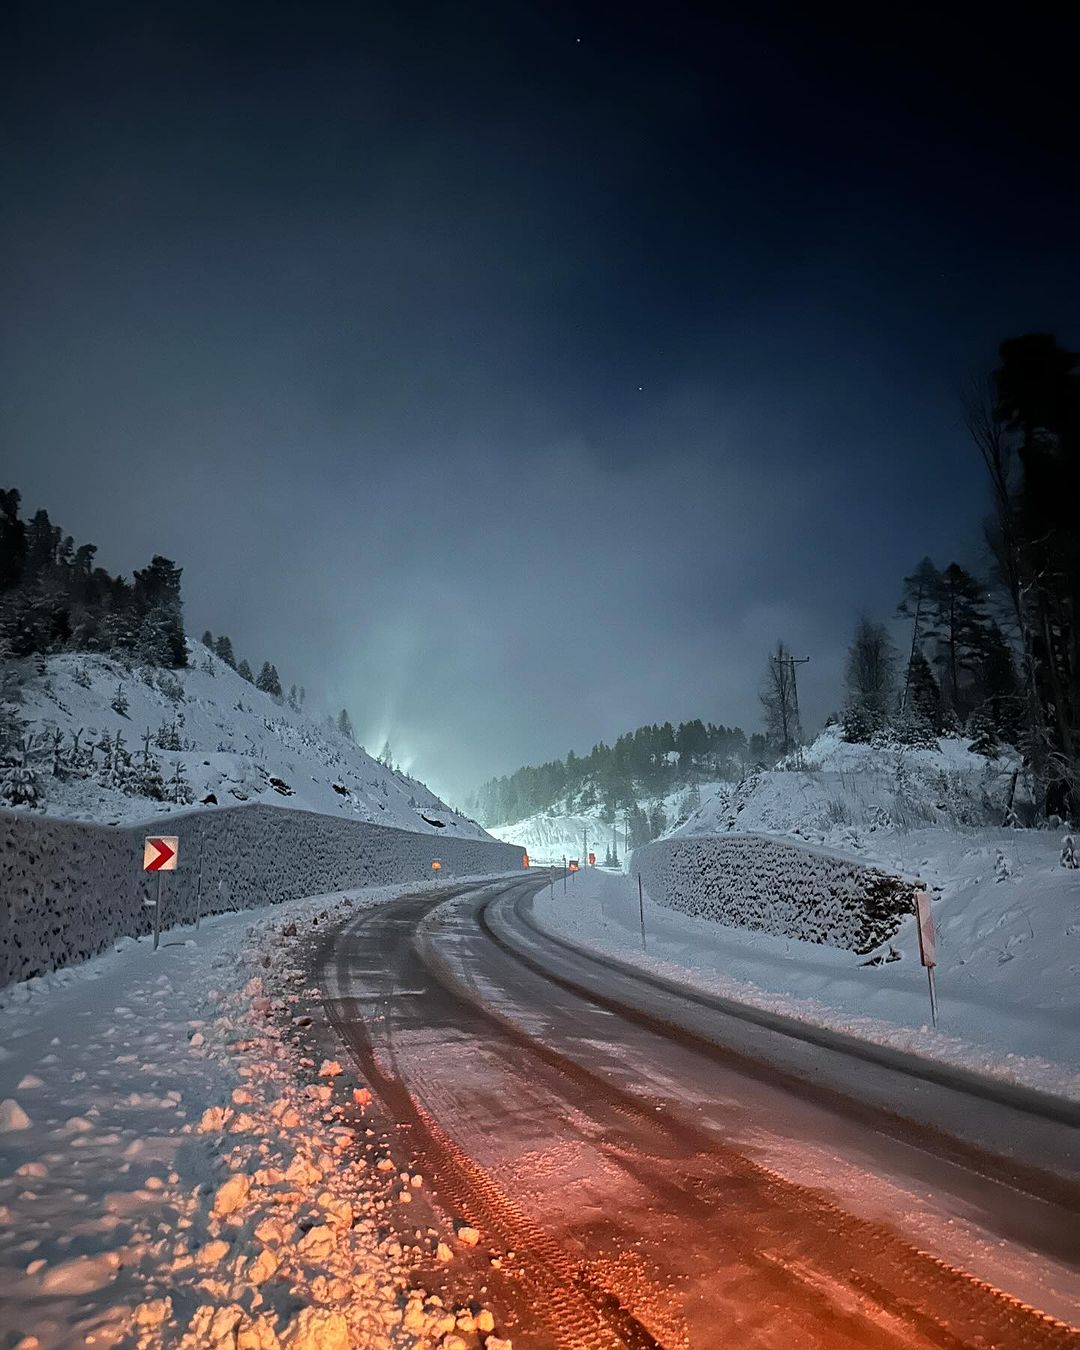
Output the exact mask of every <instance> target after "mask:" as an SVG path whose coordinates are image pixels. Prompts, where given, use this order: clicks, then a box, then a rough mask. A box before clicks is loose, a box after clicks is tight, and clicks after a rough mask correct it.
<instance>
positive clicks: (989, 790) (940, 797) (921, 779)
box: [672, 727, 1020, 856]
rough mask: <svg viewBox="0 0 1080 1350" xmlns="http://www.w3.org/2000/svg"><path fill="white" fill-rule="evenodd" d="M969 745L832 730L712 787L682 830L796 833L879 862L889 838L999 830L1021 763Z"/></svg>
mask: <svg viewBox="0 0 1080 1350" xmlns="http://www.w3.org/2000/svg"><path fill="white" fill-rule="evenodd" d="M968 745H969V742H968V741H966V740H962V739H945V738H943V739H942V740H941V741H940V742H939V748H938V749H936V750H934V749H919V748H914V747H908V746H904V747H892V746H871V745H861V744H851V743H849V742H847V741H844V740H843V739H841V736H840V733H839V729H838V728H836V727H828V728H826V729H825V730H824V731H823V732H822V733H821V734H820V735H819V736H818V738H817V739H816V740H815V741H814V742H813V744H812V745H810V746H808V747H806V748H805V749H804V750H802V751H800V752H799V753H798V754H797V755H793V756H791V757H790V758H789V759H788V760H787V761H783V762H782V763H781V765H779V766H777V768H775V769H768V770H761V771H759V772H756V773H752V774H750V775H748V776H747V777H746V778H744V779H743V781H742V782H741V783H717V784H712V785H709V786H706V787H703V788H702V790H701V806H700V807H699V808H698V809H697V810H696V811H694V812H693V813H692V814H691V815H690V816H689V818H688V819H687V820H685V821H684V822H683V824H682V825H680V826H679V827H678V828H677V829H676V830H674V831H672V832H673V833H678V834H724V833H727V832H728V831H731V830H736V831H738V832H739V833H742V834H745V833H762V834H785V835H794V836H795V837H796V838H800V839H805V840H807V841H808V842H811V843H815V844H825V845H827V846H829V847H830V848H833V849H839V850H841V851H843V852H854V853H856V854H863V853H870V854H871V855H875V856H876V855H877V852H878V849H879V848H880V846H881V841H882V839H883V837H885V836H890V835H902V834H904V833H907V832H910V831H912V830H917V829H926V828H932V827H935V826H936V827H941V828H945V829H950V830H956V829H959V830H964V829H972V828H975V827H982V826H990V825H998V826H999V825H1001V823H1002V821H1003V819H1004V816H1005V811H1006V806H1007V802H1008V799H1009V790H1010V786H1011V783H1012V778H1013V772H1014V770H1015V768H1016V761H1015V758H1014V757H1010V756H1002V757H1001V758H1000V759H997V760H989V759H986V758H985V757H984V756H983V755H977V754H973V753H972V752H971V750H969V749H968ZM1017 800H1018V802H1019V800H1020V796H1019V793H1018V794H1017Z"/></svg>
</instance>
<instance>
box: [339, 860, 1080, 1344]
mask: <svg viewBox="0 0 1080 1350" xmlns="http://www.w3.org/2000/svg"><path fill="white" fill-rule="evenodd" d="M544 884H546V882H545V883H544ZM537 889H538V879H537V877H536V876H535V875H533V876H531V877H528V878H521V879H515V880H513V881H503V882H498V883H494V884H492V883H488V884H486V885H476V886H459V887H457V888H455V889H453V890H451V889H449V888H448V890H447V891H446V892H445V893H444V894H442V895H432V894H431V893H430V892H429V893H428V894H426V895H423V896H416V897H407V898H405V899H403V900H400V901H397V902H394V903H392V904H389V905H386V906H382V907H378V908H375V909H370V910H365V911H363V912H362V913H360V914H359V915H358V916H357V917H356V918H355V919H353V920H352V921H351V922H349V923H348V924H346V925H345V926H344V927H343V928H341V929H339V930H338V931H337V932H336V933H334V934H332V935H331V936H330V938H329V939H327V940H326V941H325V942H324V945H323V947H322V948H321V950H320V952H319V954H318V957H317V964H318V968H319V969H318V978H319V980H320V987H321V988H322V989H323V991H324V996H325V1000H326V1007H327V1011H328V1015H329V1019H330V1022H331V1024H332V1026H333V1027H334V1028H335V1029H336V1031H337V1033H338V1034H339V1035H340V1036H341V1037H342V1039H343V1040H344V1041H345V1042H346V1044H347V1046H348V1047H349V1049H350V1050H351V1051H352V1053H353V1054H354V1055H355V1057H356V1058H357V1060H358V1061H359V1066H360V1069H361V1072H362V1073H363V1074H364V1075H365V1076H366V1077H367V1079H368V1081H369V1082H370V1085H371V1087H372V1089H373V1090H374V1091H375V1092H376V1093H377V1094H378V1096H379V1097H380V1098H381V1099H382V1102H383V1105H384V1107H385V1108H386V1110H387V1112H388V1113H389V1114H390V1115H391V1116H392V1117H393V1119H395V1120H396V1121H397V1122H399V1123H400V1124H401V1125H402V1126H404V1127H405V1128H406V1129H407V1131H408V1136H409V1144H410V1148H411V1150H412V1152H413V1154H414V1156H415V1157H416V1159H417V1165H418V1166H419V1167H420V1168H421V1170H422V1171H423V1172H424V1173H425V1176H426V1177H427V1178H429V1180H430V1181H431V1183H432V1186H433V1189H434V1191H435V1194H436V1195H437V1197H438V1199H439V1200H440V1201H441V1203H442V1204H443V1206H444V1207H445V1208H446V1209H447V1210H448V1211H449V1212H450V1213H452V1214H453V1215H455V1216H457V1217H459V1218H460V1219H461V1220H462V1221H467V1222H469V1223H470V1224H472V1225H473V1226H474V1227H476V1228H477V1229H479V1230H480V1232H481V1234H482V1245H483V1249H484V1250H485V1251H487V1252H491V1253H492V1254H494V1255H495V1256H496V1258H497V1259H498V1260H499V1261H500V1263H501V1266H502V1270H501V1272H500V1278H502V1277H506V1276H510V1277H511V1280H510V1281H508V1283H507V1288H510V1289H511V1290H512V1293H513V1298H514V1300H515V1302H516V1304H517V1306H516V1308H515V1310H514V1311H515V1313H516V1317H517V1321H518V1326H517V1328H516V1329H515V1333H514V1344H515V1350H522V1347H563V1346H565V1347H582V1350H587V1348H588V1347H593V1346H604V1347H619V1346H629V1347H655V1346H663V1347H676V1346H693V1347H721V1346H723V1347H737V1348H738V1350H742V1347H747V1348H748V1350H749V1348H751V1347H778V1348H779V1347H783V1350H793V1348H795V1347H798V1348H799V1350H802V1347H807V1350H817V1348H818V1347H820V1348H821V1350H846V1347H865V1346H875V1347H877V1346H880V1347H923V1346H926V1347H929V1346H934V1347H950V1348H951V1347H960V1346H979V1347H991V1346H993V1347H1002V1348H1003V1350H1012V1348H1013V1347H1027V1346H1065V1345H1069V1346H1080V1331H1078V1330H1077V1328H1078V1327H1080V1150H1078V1147H1077V1145H1078V1140H1080V1129H1078V1124H1080V1119H1078V1113H1076V1112H1073V1111H1071V1110H1070V1109H1069V1108H1063V1109H1062V1108H1060V1107H1056V1106H1055V1105H1054V1104H1052V1103H1049V1102H1045V1101H1040V1100H1039V1099H1038V1098H1037V1097H1035V1096H1034V1095H1033V1094H1025V1093H1015V1092H1010V1090H1009V1089H1006V1088H1002V1089H995V1088H993V1087H990V1086H984V1085H983V1084H981V1083H979V1082H978V1081H977V1080H974V1079H964V1078H963V1077H961V1078H958V1079H956V1080H955V1081H949V1080H941V1079H940V1076H939V1079H938V1080H937V1081H932V1080H930V1079H927V1078H925V1077H922V1076H920V1075H919V1073H917V1072H914V1073H913V1072H912V1069H913V1067H914V1066H913V1065H912V1064H906V1063H904V1062H903V1059H902V1057H901V1056H895V1055H894V1056H889V1055H888V1054H885V1055H883V1056H873V1057H871V1058H867V1057H865V1056H864V1055H861V1054H858V1053H852V1051H853V1050H854V1051H857V1050H858V1047H857V1046H856V1045H855V1043H845V1042H844V1038H842V1037H835V1038H831V1037H824V1038H817V1042H816V1043H814V1042H811V1041H807V1040H806V1039H804V1038H803V1037H802V1036H799V1035H791V1034H788V1033H789V1031H790V1030H791V1029H790V1028H785V1027H784V1025H783V1023H782V1020H781V1019H769V1018H768V1017H765V1018H761V1017H748V1016H745V1015H742V1014H741V1013H740V1010H739V1009H737V1008H736V1007H734V1006H733V1005H724V1004H722V1003H721V1002H720V1001H716V1000H710V999H707V998H695V997H692V996H690V997H688V996H687V994H686V991H678V990H676V989H674V988H672V987H670V986H665V985H664V984H663V983H662V982H660V981H655V980H651V979H649V978H647V977H644V976H643V975H641V974H640V973H636V974H635V973H634V972H632V971H631V970H629V969H626V968H622V967H619V966H617V965H616V964H614V963H609V962H605V961H603V960H600V959H598V958H596V957H595V956H591V955H589V954H588V953H585V952H582V951H580V950H578V949H576V948H573V947H571V946H570V945H569V944H567V943H565V942H562V941H559V940H556V939H553V938H551V937H549V936H547V935H546V934H544V933H543V932H542V931H541V930H540V929H539V928H537V927H536V926H535V924H534V923H533V921H532V919H531V913H530V909H531V906H530V898H531V896H532V895H533V894H534V893H535V892H536V891H537ZM883 1061H884V1062H883ZM511 1253H512V1255H511Z"/></svg>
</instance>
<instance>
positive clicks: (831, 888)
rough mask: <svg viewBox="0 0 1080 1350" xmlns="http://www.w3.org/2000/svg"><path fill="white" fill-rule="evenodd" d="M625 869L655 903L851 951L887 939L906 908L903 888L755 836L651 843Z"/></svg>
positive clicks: (908, 887)
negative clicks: (635, 876)
mask: <svg viewBox="0 0 1080 1350" xmlns="http://www.w3.org/2000/svg"><path fill="white" fill-rule="evenodd" d="M632 866H633V870H634V871H635V872H639V873H640V874H641V878H642V881H643V882H644V884H645V887H646V889H647V890H648V892H649V895H650V897H651V898H652V899H653V900H654V901H656V903H657V904H660V905H666V906H667V907H668V908H670V909H677V910H681V911H682V912H683V913H684V914H692V915H696V916H699V917H701V918H705V919H712V920H713V921H714V922H716V923H722V924H726V925H727V926H728V927H732V928H749V929H754V930H757V931H760V932H765V933H773V934H775V935H776V936H777V937H794V938H799V939H801V940H802V941H805V942H820V943H824V944H826V945H827V946H830V947H844V948H847V949H848V950H850V951H855V952H870V951H873V950H874V948H875V947H878V946H880V944H881V943H882V942H884V941H886V940H887V939H888V938H891V937H892V936H893V934H894V933H895V932H896V930H897V928H898V927H899V926H900V922H901V920H902V919H903V917H904V915H905V914H910V913H911V911H912V907H913V903H914V900H913V896H914V890H915V887H914V885H913V884H912V883H911V882H905V881H903V880H902V879H901V878H899V877H894V876H890V875H889V873H887V872H884V871H882V870H881V869H879V868H872V867H866V866H865V865H863V864H862V863H857V862H851V861H849V860H847V859H844V858H835V857H831V856H830V855H828V854H826V853H821V852H818V851H814V850H810V849H806V848H800V847H799V846H797V845H796V844H793V843H788V842H786V841H784V840H779V839H770V838H766V837H763V836H754V835H734V834H732V835H721V836H717V837H713V838H700V837H698V838H686V837H682V836H676V837H675V838H672V839H658V840H656V841H655V842H654V843H652V844H646V845H645V846H644V847H643V848H639V849H636V850H635V851H634V855H633V863H632Z"/></svg>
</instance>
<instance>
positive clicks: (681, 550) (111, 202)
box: [0, 3, 1080, 796]
mask: <svg viewBox="0 0 1080 1350" xmlns="http://www.w3.org/2000/svg"><path fill="white" fill-rule="evenodd" d="M341 11H342V7H339V6H320V5H318V4H308V5H304V6H300V5H295V6H282V5H272V4H270V5H266V4H264V5H259V6H247V5H221V4H213V5H211V4H205V5H195V4H183V5H180V4H177V5H172V6H155V5H152V4H133V5H130V6H116V5H110V4H108V3H105V4H102V5H98V6H87V5H82V4H79V5H75V4H71V5H58V4H49V3H34V4H27V5H25V6H20V5H14V6H12V7H9V9H8V10H7V15H8V17H7V20H6V22H7V26H8V27H7V32H6V33H5V35H4V40H3V47H4V50H5V53H6V55H5V56H4V58H3V60H4V63H5V68H4V70H3V72H2V74H3V77H4V80H3V83H4V93H3V95H2V97H3V100H4V108H5V114H4V126H5V135H4V142H3V149H2V158H0V172H2V175H3V182H4V184H5V199H6V206H5V208H4V211H3V221H2V236H0V244H2V246H3V263H2V267H3V275H2V295H0V299H2V302H3V314H4V322H3V348H2V357H3V364H2V370H0V396H2V412H0V415H2V418H3V432H4V444H5V451H4V464H5V470H4V474H3V477H4V478H5V479H7V480H10V481H11V482H12V483H13V484H14V485H16V486H19V487H20V488H21V489H22V490H23V493H24V496H25V498H26V504H27V506H28V507H29V508H31V509H33V508H35V507H37V506H39V505H45V506H47V507H48V508H49V510H50V511H51V512H52V514H53V515H54V517H55V518H56V519H58V520H59V521H61V522H62V523H63V524H64V526H65V527H66V528H67V529H68V530H70V531H71V532H73V533H74V534H76V536H77V537H79V538H80V539H83V538H89V539H92V540H94V541H95V542H97V543H98V545H99V546H100V550H101V557H102V560H103V561H104V562H105V563H106V564H107V565H110V566H113V567H120V568H124V569H128V568H130V567H132V566H135V565H141V563H142V562H143V561H144V560H145V557H146V556H148V555H149V553H150V552H152V551H154V550H160V551H164V552H166V553H168V554H170V555H171V556H174V557H176V558H177V560H178V561H180V562H181V563H182V564H183V565H184V567H185V587H186V595H187V602H188V617H189V623H190V626H191V627H192V628H193V629H195V630H196V631H201V630H202V628H203V627H205V626H209V627H211V628H212V629H214V631H219V630H225V631H228V632H230V633H231V634H232V636H233V639H234V642H235V643H236V645H237V648H238V650H239V651H240V652H242V653H243V654H246V655H247V656H248V657H249V659H251V660H253V661H261V660H262V659H264V658H265V657H267V656H269V657H270V658H272V659H274V660H275V661H276V662H277V664H278V666H279V669H280V670H281V672H282V675H283V677H284V678H285V679H286V681H287V682H291V681H293V680H296V681H298V682H301V683H304V684H306V685H307V686H308V688H309V690H310V691H311V692H312V694H313V695H314V696H315V698H316V699H317V700H318V701H320V702H324V703H325V704H327V705H333V706H335V707H336V706H340V705H341V704H342V703H346V704H348V706H349V707H350V709H351V710H352V712H353V715H354V719H355V721H356V722H357V725H358V729H359V730H360V733H361V735H362V736H363V737H364V738H366V739H367V741H368V743H369V744H370V743H372V742H375V741H376V740H377V741H378V743H379V744H381V741H382V739H383V737H384V736H386V735H389V736H390V738H391V740H392V741H393V742H394V744H395V746H396V747H397V749H398V752H399V754H400V756H401V758H402V759H404V760H406V761H409V762H411V765H412V767H413V768H414V769H415V770H416V771H417V772H418V773H420V774H421V775H422V776H427V777H428V778H429V779H430V781H431V782H432V784H433V786H435V787H436V788H438V789H440V790H442V791H444V792H448V793H450V794H451V795H454V796H462V795H464V793H465V791H466V790H467V789H468V788H469V787H470V786H471V785H473V783H475V781H476V780H477V779H479V778H480V777H482V776H486V775H487V774H489V773H491V772H498V771H504V770H510V769H512V768H514V767H515V766H516V765H517V764H518V763H519V762H521V761H523V760H533V759H537V758H542V757H549V756H551V755H554V754H560V753H563V752H565V750H566V749H567V748H568V747H569V746H570V745H573V746H574V747H575V748H577V749H587V748H588V746H589V744H591V743H592V741H593V740H595V739H597V738H600V737H605V738H611V737H613V736H615V735H617V734H618V733H619V732H620V731H622V730H624V729H626V728H628V727H631V726H633V725H636V724H637V723H639V722H643V721H653V720H664V719H665V718H668V717H670V718H672V719H673V720H678V719H680V718H682V717H689V716H696V715H701V716H704V717H707V718H712V719H714V720H718V721H724V722H731V721H739V722H742V723H743V724H745V725H747V726H750V725H751V724H753V723H755V722H756V720H757V700H756V689H757V685H758V680H759V673H760V669H761V668H762V666H763V664H764V660H765V655H766V651H767V648H768V647H769V645H770V644H771V643H772V642H774V641H775V640H776V638H777V637H780V636H783V637H784V638H785V639H787V640H788V641H789V642H791V643H792V644H793V645H794V646H795V647H797V648H799V650H800V651H805V652H807V653H809V654H811V655H812V657H813V660H812V662H811V664H810V666H808V667H806V668H805V672H806V678H805V690H806V698H805V702H806V704H807V706H808V711H809V713H810V716H811V718H814V717H817V718H820V717H821V716H823V715H824V714H825V713H827V712H828V711H830V710H832V709H833V708H835V707H836V706H837V704H838V703H839V697H840V696H839V692H838V680H839V672H840V667H841V663H842V652H843V646H844V643H845V641H846V638H847V635H848V633H849V631H850V629H851V626H852V624H853V622H854V619H855V615H856V613H857V611H858V610H859V609H866V610H868V611H870V612H871V613H874V614H878V615H882V616H886V615H888V614H889V613H890V612H891V611H892V608H893V607H894V605H895V603H896V599H897V592H898V587H899V580H900V577H901V576H902V575H903V574H904V572H906V571H908V570H910V568H911V565H912V564H913V563H914V562H915V561H916V560H917V559H918V558H919V557H920V556H921V555H922V554H923V553H926V552H930V553H931V554H933V555H934V556H935V557H937V558H938V560H939V561H940V562H942V563H944V562H947V561H948V560H949V559H950V558H951V557H953V556H957V557H959V558H960V559H961V560H963V561H966V562H969V563H972V564H978V563H979V562H980V560H981V556H980V544H979V522H980V517H981V514H982V510H983V505H984V500H985V499H984V496H983V487H982V482H981V478H980V471H979V464H978V459H977V455H976V453H975V452H974V450H973V448H972V447H971V446H969V444H968V443H967V440H966V437H965V433H964V431H963V425H962V416H961V411H960V406H959V397H958V396H959V394H960V391H961V390H962V389H963V387H964V386H965V384H966V383H967V381H968V380H969V379H970V378H971V377H972V376H973V375H975V374H977V373H978V372H980V371H982V370H985V369H987V368H989V366H990V365H992V362H993V359H994V353H995V348H996V344H997V342H998V341H999V340H1000V339H1001V338H1003V337H1005V336H1008V335H1010V334H1014V333H1018V332H1023V331H1030V330H1033V329H1038V330H1048V331H1053V332H1056V333H1058V335H1059V336H1060V337H1061V338H1062V340H1063V341H1065V342H1069V343H1072V344H1074V345H1075V343H1076V342H1077V341H1078V340H1080V336H1078V332H1077V330H1078V327H1080V324H1078V319H1080V267H1078V263H1077V239H1078V238H1080V193H1078V188H1077V183H1078V181H1080V175H1078V172H1077V170H1078V167H1080V165H1078V162H1077V161H1078V154H1077V141H1076V117H1075V105H1074V103H1073V98H1074V88H1075V73H1074V70H1073V68H1072V65H1073V62H1074V60H1075V52H1076V50H1078V46H1077V39H1078V37H1080V33H1078V32H1077V28H1076V24H1075V23H1072V24H1071V25H1070V26H1066V24H1065V22H1064V21H1061V20H1058V21H1053V22H1052V21H1051V20H1049V19H1047V18H1045V17H1040V16H1039V15H1038V14H1037V13H1035V12H1034V11H1032V10H1031V9H1030V8H1029V9H1025V10H1022V11H1021V10H1017V11H1016V13H1015V14H1014V15H1012V16H1011V17H1008V18H1007V19H1002V20H1000V21H997V20H991V19H988V18H987V12H986V11H985V10H984V11H983V12H982V14H981V16H978V17H973V16H972V14H965V13H961V11H960V10H959V9H957V10H956V12H955V13H954V14H952V15H947V16H944V17H943V16H942V15H940V14H934V13H932V12H931V11H920V10H917V9H914V8H908V9H905V10H904V11H903V12H900V11H895V12H894V11H889V13H888V15H887V18H886V19H882V17H881V16H880V15H879V14H877V13H871V12H869V7H864V8H863V9H860V10H850V11H849V10H842V9H840V8H836V7H833V8H831V9H830V13H829V14H828V15H826V16H824V17H823V16H822V15H820V14H815V15H812V16H811V15H807V14H805V13H800V12H799V11H798V10H796V9H795V8H788V7H784V6H772V7H769V6H764V7H758V8H755V9H754V10H753V12H751V13H747V14H739V15H738V16H735V17H732V16H724V17H720V18H706V17H703V13H702V11H700V10H698V9H695V8H690V7H680V6H678V5H674V6H653V7H650V8H649V9H648V10H644V9H634V8H631V7H627V6H618V7H617V6H610V7H597V6H588V5H584V6H576V7H570V6H563V5H559V4H538V5H528V4H512V5H506V4H500V5H494V4H492V5H477V4H468V3H465V4H453V5H450V4H447V5H430V4H425V5H422V6H416V7H414V8H412V9H410V8H408V7H405V6H401V5H397V4H395V5H389V4H381V5H362V4H361V5H356V6H353V7H352V9H351V11H350V13H349V15H348V16H345V15H343V14H342V12H341ZM1047 12H1048V11H1047ZM1033 16H1034V17H1033ZM995 24H998V25H999V26H994V25H995ZM375 748H377V747H375Z"/></svg>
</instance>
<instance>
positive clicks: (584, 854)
mask: <svg viewBox="0 0 1080 1350" xmlns="http://www.w3.org/2000/svg"><path fill="white" fill-rule="evenodd" d="M581 845H582V848H581V865H582V867H588V865H589V831H588V830H587V829H586V830H583V831H582V834H581Z"/></svg>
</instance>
